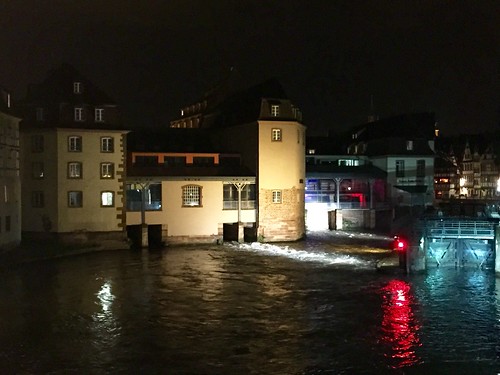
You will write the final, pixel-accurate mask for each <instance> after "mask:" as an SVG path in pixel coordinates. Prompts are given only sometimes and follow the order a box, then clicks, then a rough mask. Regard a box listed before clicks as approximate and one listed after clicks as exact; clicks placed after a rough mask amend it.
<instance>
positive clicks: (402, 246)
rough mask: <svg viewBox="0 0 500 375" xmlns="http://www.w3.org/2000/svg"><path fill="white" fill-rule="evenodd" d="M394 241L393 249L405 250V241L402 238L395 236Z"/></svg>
mask: <svg viewBox="0 0 500 375" xmlns="http://www.w3.org/2000/svg"><path fill="white" fill-rule="evenodd" d="M394 242H395V244H394V245H395V246H394V250H396V251H405V250H406V247H407V245H406V241H404V240H402V239H401V238H396V239H395V240H394Z"/></svg>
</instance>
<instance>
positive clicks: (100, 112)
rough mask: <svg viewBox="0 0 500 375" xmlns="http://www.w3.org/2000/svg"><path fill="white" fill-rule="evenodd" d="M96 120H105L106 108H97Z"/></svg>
mask: <svg viewBox="0 0 500 375" xmlns="http://www.w3.org/2000/svg"><path fill="white" fill-rule="evenodd" d="M94 118H95V122H104V108H96V109H95V116H94Z"/></svg>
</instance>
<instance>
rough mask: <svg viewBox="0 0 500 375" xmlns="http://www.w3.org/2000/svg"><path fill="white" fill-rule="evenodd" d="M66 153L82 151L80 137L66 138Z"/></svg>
mask: <svg viewBox="0 0 500 375" xmlns="http://www.w3.org/2000/svg"><path fill="white" fill-rule="evenodd" d="M68 151H71V152H79V151H82V137H80V136H78V135H72V136H70V137H68Z"/></svg>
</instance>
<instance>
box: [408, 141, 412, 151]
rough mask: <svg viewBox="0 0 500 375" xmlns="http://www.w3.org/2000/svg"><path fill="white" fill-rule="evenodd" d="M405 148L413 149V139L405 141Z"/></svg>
mask: <svg viewBox="0 0 500 375" xmlns="http://www.w3.org/2000/svg"><path fill="white" fill-rule="evenodd" d="M406 150H407V151H411V150H413V141H406Z"/></svg>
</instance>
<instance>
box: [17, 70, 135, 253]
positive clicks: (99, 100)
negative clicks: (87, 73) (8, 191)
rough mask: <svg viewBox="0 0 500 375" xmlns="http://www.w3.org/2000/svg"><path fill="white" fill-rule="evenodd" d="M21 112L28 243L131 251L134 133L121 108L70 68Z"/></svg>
mask: <svg viewBox="0 0 500 375" xmlns="http://www.w3.org/2000/svg"><path fill="white" fill-rule="evenodd" d="M19 111H20V112H21V113H22V116H23V120H22V122H21V169H22V175H21V181H22V200H23V209H22V211H23V221H22V231H23V235H24V236H25V238H26V239H30V238H33V239H37V238H51V239H58V240H63V241H67V242H69V243H72V244H73V243H81V244H82V245H89V244H92V243H95V244H97V243H98V244H99V246H104V247H114V246H117V247H123V245H124V240H125V209H124V183H125V164H126V163H125V155H126V134H127V131H125V130H123V129H122V126H121V123H120V115H119V109H118V107H117V106H116V104H115V103H114V102H113V101H112V100H111V99H110V98H109V97H108V96H107V95H106V94H104V93H102V92H101V91H100V90H99V89H98V88H96V87H95V86H94V85H93V84H92V83H91V82H90V81H89V80H88V79H86V78H85V77H83V76H82V75H81V74H80V73H79V72H78V71H76V69H74V68H73V67H71V66H69V65H62V66H61V67H60V68H58V69H55V70H54V71H52V72H50V73H49V75H48V77H47V78H46V79H45V81H43V82H42V83H41V84H39V85H33V86H31V87H30V88H29V90H28V95H27V97H26V99H25V100H24V101H23V102H22V103H21V104H20V106H19ZM96 246H97V245H96Z"/></svg>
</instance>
